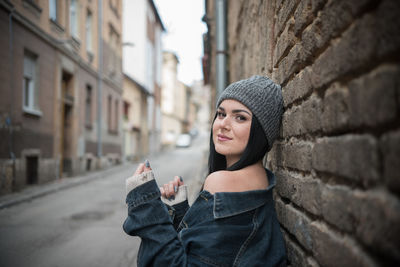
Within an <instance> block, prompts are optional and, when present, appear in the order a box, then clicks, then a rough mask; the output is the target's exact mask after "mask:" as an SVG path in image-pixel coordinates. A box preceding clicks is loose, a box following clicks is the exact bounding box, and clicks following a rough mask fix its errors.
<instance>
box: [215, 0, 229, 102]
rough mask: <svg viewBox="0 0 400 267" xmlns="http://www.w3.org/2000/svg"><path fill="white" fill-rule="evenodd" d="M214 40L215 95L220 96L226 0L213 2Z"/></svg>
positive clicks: (223, 68)
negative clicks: (214, 18) (215, 66)
mask: <svg viewBox="0 0 400 267" xmlns="http://www.w3.org/2000/svg"><path fill="white" fill-rule="evenodd" d="M215 14H216V39H217V44H216V47H217V51H216V53H217V56H216V57H217V59H216V64H217V95H216V99H218V97H219V96H220V95H221V93H222V91H223V90H224V89H225V87H226V80H227V78H226V55H227V52H226V0H216V1H215Z"/></svg>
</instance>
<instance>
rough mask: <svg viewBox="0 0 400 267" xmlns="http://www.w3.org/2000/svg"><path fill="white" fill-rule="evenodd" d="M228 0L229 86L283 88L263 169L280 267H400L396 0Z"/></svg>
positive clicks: (399, 22) (399, 24)
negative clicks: (269, 185)
mask: <svg viewBox="0 0 400 267" xmlns="http://www.w3.org/2000/svg"><path fill="white" fill-rule="evenodd" d="M208 2H211V3H212V2H213V1H208ZM227 2H228V10H227V13H228V47H229V61H228V62H229V75H230V77H229V80H230V82H233V81H236V80H239V79H242V78H246V77H249V76H251V75H253V74H263V75H267V76H270V77H271V78H272V79H273V80H275V81H276V82H278V83H279V84H281V85H282V91H283V96H284V105H285V113H284V116H283V122H282V129H281V134H280V138H279V139H278V140H277V142H276V143H275V145H274V147H273V149H272V151H271V152H270V153H269V154H268V162H267V165H268V167H269V168H271V169H272V170H273V171H274V172H275V174H276V176H277V187H276V193H275V198H276V210H277V213H278V217H279V220H280V222H281V226H282V230H283V232H284V236H285V240H286V245H287V252H288V259H289V263H290V264H291V266H395V265H397V266H399V265H398V264H399V263H400V201H399V196H400V175H399V173H398V168H399V167H398V166H400V127H399V125H400V124H399V122H400V119H399V111H400V85H399V84H400V64H399V60H400V53H399V52H400V1H397V0H382V1H372V0H360V1H346V0H335V1H333V0H332V1H329V0H290V1H283V0H276V1H272V0H271V1H259V0H235V1H233V0H231V1H227ZM207 8H208V10H209V12H208V13H209V14H212V12H210V9H213V8H214V6H213V5H210V4H209V5H208V7H207ZM214 27H215V25H213V24H212V23H211V32H213V31H214V30H215V28H214ZM214 41H215V39H214V40H211V42H214ZM213 50H215V46H214V47H213ZM212 75H215V73H213V74H212Z"/></svg>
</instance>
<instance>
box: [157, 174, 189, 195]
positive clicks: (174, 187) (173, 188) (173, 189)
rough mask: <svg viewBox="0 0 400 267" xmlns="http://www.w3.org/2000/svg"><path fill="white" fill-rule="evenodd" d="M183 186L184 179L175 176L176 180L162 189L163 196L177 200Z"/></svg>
mask: <svg viewBox="0 0 400 267" xmlns="http://www.w3.org/2000/svg"><path fill="white" fill-rule="evenodd" d="M181 185H183V179H182V177H181V176H175V177H174V180H172V181H170V182H169V183H168V184H164V186H162V187H160V191H161V196H163V197H165V198H167V199H175V195H176V193H178V189H179V186H181Z"/></svg>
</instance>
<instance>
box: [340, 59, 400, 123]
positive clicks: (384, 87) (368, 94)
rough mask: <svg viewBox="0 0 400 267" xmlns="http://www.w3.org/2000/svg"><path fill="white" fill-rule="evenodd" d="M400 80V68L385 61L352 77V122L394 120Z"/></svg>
mask: <svg viewBox="0 0 400 267" xmlns="http://www.w3.org/2000/svg"><path fill="white" fill-rule="evenodd" d="M399 84H400V68H399V66H395V65H383V66H381V67H379V68H377V69H376V70H374V71H372V72H371V73H369V74H367V75H364V76H362V77H360V78H358V79H355V80H353V81H351V82H350V83H349V84H348V87H349V92H350V95H349V102H348V105H349V112H350V116H351V124H352V125H354V126H360V125H367V126H375V125H378V124H382V123H385V122H388V121H391V120H394V119H395V118H396V90H397V88H396V87H398V86H399Z"/></svg>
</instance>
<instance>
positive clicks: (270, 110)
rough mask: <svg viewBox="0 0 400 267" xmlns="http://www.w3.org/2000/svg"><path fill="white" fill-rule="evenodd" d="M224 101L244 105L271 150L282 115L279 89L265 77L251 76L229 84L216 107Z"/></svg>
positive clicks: (281, 100) (281, 99) (277, 133)
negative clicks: (258, 126) (256, 122)
mask: <svg viewBox="0 0 400 267" xmlns="http://www.w3.org/2000/svg"><path fill="white" fill-rule="evenodd" d="M225 99H234V100H237V101H239V102H240V103H242V104H243V105H245V106H246V107H247V108H248V109H250V110H251V112H252V113H253V114H254V116H255V117H256V118H257V120H258V121H259V122H260V124H261V127H262V128H263V130H264V133H265V136H266V137H267V140H268V150H267V151H269V150H271V148H272V145H273V143H274V141H275V139H276V138H277V137H278V135H279V126H280V123H281V117H282V113H283V98H282V92H281V87H280V86H279V85H278V84H276V83H274V82H273V81H271V80H270V79H269V78H267V77H262V76H258V75H256V76H252V77H250V78H248V79H245V80H241V81H237V82H234V83H232V84H230V85H229V86H228V87H227V88H226V89H225V90H224V91H223V92H222V94H221V95H220V97H219V99H218V102H217V107H218V106H219V105H220V104H221V102H222V101H223V100H225Z"/></svg>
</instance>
